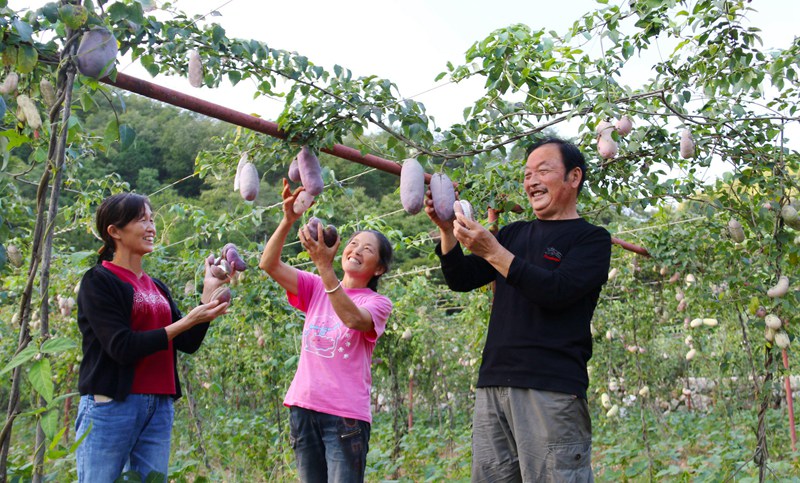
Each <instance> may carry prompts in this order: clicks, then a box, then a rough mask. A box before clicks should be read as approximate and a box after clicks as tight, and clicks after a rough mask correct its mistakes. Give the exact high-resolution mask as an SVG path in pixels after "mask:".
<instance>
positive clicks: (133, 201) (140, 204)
mask: <svg viewBox="0 0 800 483" xmlns="http://www.w3.org/2000/svg"><path fill="white" fill-rule="evenodd" d="M148 206H150V200H149V199H148V198H147V196H144V195H140V194H136V193H118V194H115V195H111V196H109V197H108V198H106V199H104V200H103V202H102V203H100V206H99V207H98V208H97V214H96V215H95V218H96V223H97V234H98V235H100V238H101V239H102V240H103V247H102V248H101V249H100V251H99V254H100V256H99V257H98V258H97V263H100V262H102V261H103V260H111V259H113V258H114V250H116V247H117V245H116V242H115V241H114V238H112V237H111V235H109V234H108V227H109V226H111V225H114V226H116V227H117V228H122V227H123V226H125V225H127V224H128V223H130V222H131V221H132V220H136V219H138V218H139V217H140V216H142V214H144V212H145V209H146V207H148ZM150 208H151V209H152V206H150Z"/></svg>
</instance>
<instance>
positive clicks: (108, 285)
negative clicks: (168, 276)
mask: <svg viewBox="0 0 800 483" xmlns="http://www.w3.org/2000/svg"><path fill="white" fill-rule="evenodd" d="M153 281H154V282H155V284H156V285H157V286H158V288H159V289H161V291H162V292H163V294H164V296H165V297H166V298H167V301H168V302H169V305H170V309H171V311H172V322H173V323H174V322H175V321H177V320H179V319H180V318H181V317H183V316H182V315H181V312H180V310H178V307H177V306H176V305H175V302H174V301H173V300H172V295H171V294H170V292H169V290H168V289H167V287H166V285H164V283H163V282H161V281H160V280H156V279H153ZM132 310H133V287H132V286H131V285H130V284H128V283H126V282H123V281H122V280H120V279H119V278H118V277H117V276H116V275H114V274H113V273H112V272H111V271H110V270H108V269H107V268H105V267H103V266H102V265H99V264H98V265H96V266H94V267H93V268H91V269H89V270H88V271H87V272H86V273H85V274H84V275H83V279H82V280H81V285H80V290H79V292H78V328H79V329H80V331H81V334H82V335H83V343H82V350H83V359H82V360H81V367H80V375H79V379H78V390H79V391H80V393H81V394H82V395H83V394H103V395H105V396H109V397H111V398H113V399H116V400H119V401H123V400H125V398H127V397H128V394H130V390H131V386H132V385H133V375H134V368H135V366H136V362H137V361H138V360H139V359H141V358H143V357H145V356H147V355H150V354H152V353H154V352H157V351H160V350H166V349H167V348H168V347H169V341H168V340H167V332H166V330H164V329H155V330H148V331H144V332H139V331H134V330H131V311H132ZM208 327H209V323H208V322H206V323H203V324H197V325H196V326H194V327H192V328H191V329H189V330H187V331H186V332H183V333H182V334H180V335H178V336H177V337H175V339H173V341H172V347H173V361H174V365H173V366H174V369H175V394H174V395H173V397H174V398H175V399H177V398H179V397H180V396H181V386H180V381H179V379H178V356H177V351H181V352H187V353H193V352H195V351H196V350H197V349H199V348H200V344H202V342H203V339H204V338H205V336H206V331H208Z"/></svg>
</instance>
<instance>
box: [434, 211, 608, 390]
mask: <svg viewBox="0 0 800 483" xmlns="http://www.w3.org/2000/svg"><path fill="white" fill-rule="evenodd" d="M497 239H498V241H499V242H500V244H501V245H502V246H503V247H505V248H506V249H507V250H509V251H510V252H511V253H513V254H514V260H513V261H512V263H511V267H510V268H509V271H508V277H503V276H502V275H500V274H499V273H498V272H497V270H495V269H494V267H492V266H491V265H490V264H489V263H488V262H487V261H486V260H484V259H483V258H480V257H478V256H475V255H464V253H463V252H462V251H461V247H460V245H457V246H456V247H455V248H453V250H451V251H450V252H448V253H447V254H446V255H444V256H442V255H441V246H439V247H437V249H436V251H437V254H438V255H439V256H440V259H441V262H442V271H443V273H444V276H445V280H446V281H447V285H448V286H449V287H450V288H451V289H453V290H456V291H461V292H466V291H469V290H473V289H475V288H477V287H481V286H483V285H486V284H488V283H490V282H496V286H495V295H494V301H493V303H492V312H491V315H490V318H489V327H488V329H487V334H486V345H485V346H484V349H483V360H482V362H481V368H480V373H479V376H478V387H487V386H509V387H522V388H531V389H541V390H547V391H556V392H562V393H567V394H573V395H576V396H578V397H581V398H584V399H585V398H586V390H587V388H588V385H589V376H588V374H587V371H586V363H587V362H588V361H589V359H590V358H591V356H592V337H591V333H590V322H591V319H592V315H593V314H594V309H595V306H596V305H597V300H598V298H599V295H600V289H601V287H602V286H603V284H604V283H605V282H606V281H607V279H608V268H609V264H610V261H611V236H610V235H609V233H608V231H606V230H605V229H603V228H601V227H597V226H594V225H592V224H590V223H588V222H587V221H585V220H583V219H582V218H578V219H574V220H556V221H543V220H534V221H526V222H516V223H512V224H510V225H508V226H506V227H504V228H503V229H501V230H500V232H499V233H498V235H497Z"/></svg>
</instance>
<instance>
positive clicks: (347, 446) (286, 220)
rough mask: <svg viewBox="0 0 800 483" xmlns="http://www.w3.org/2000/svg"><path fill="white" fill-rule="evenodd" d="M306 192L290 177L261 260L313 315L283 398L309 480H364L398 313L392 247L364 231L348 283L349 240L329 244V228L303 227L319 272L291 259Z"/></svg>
mask: <svg viewBox="0 0 800 483" xmlns="http://www.w3.org/2000/svg"><path fill="white" fill-rule="evenodd" d="M301 190H302V188H298V189H297V190H295V192H294V193H292V192H291V191H290V190H289V186H288V183H286V181H284V188H283V199H284V201H283V219H282V220H281V222H280V224H279V225H278V227H277V228H276V229H275V232H274V233H273V234H272V236H271V237H270V239H269V241H268V242H267V245H266V247H264V253H263V254H262V255H261V262H260V263H259V267H260V268H261V269H262V270H264V271H266V272H267V273H268V274H269V275H270V277H272V278H273V279H274V280H275V281H276V282H278V284H280V286H281V287H283V288H284V289H285V290H286V293H287V296H288V298H289V302H290V303H291V304H292V306H294V307H296V308H298V309H300V310H301V311H303V312H305V314H306V316H305V324H304V326H303V340H302V344H301V347H300V360H299V362H298V365H297V372H296V373H295V376H294V379H293V380H292V384H291V386H290V387H289V391H288V393H287V394H286V398H285V399H284V402H283V403H284V405H285V406H287V407H288V408H289V409H290V430H291V443H292V448H293V449H294V452H295V457H296V459H297V471H298V474H299V476H300V480H301V481H305V482H318V481H335V482H350V481H353V482H360V481H364V471H365V469H366V464H367V458H366V457H367V452H368V450H369V435H370V424H371V423H372V416H371V413H370V397H369V396H370V387H371V385H372V376H371V373H370V364H371V361H372V351H373V349H374V348H375V343H376V342H377V340H378V337H380V336H381V335H382V334H383V332H384V329H385V328H386V320H387V319H388V318H389V314H391V312H392V302H391V301H390V300H389V299H388V298H386V297H385V296H383V295H380V294H378V293H377V292H376V290H377V287H378V280H379V279H380V277H381V275H383V274H384V273H386V271H387V270H388V269H389V265H390V263H391V258H392V246H391V244H390V243H389V241H388V240H387V239H386V237H385V236H384V235H383V234H381V233H380V232H377V231H374V230H364V231H359V232H356V233H355V234H354V235H353V236H352V237H351V238H350V240H349V241H348V242H347V243H346V244H345V247H344V250H343V252H342V271H343V272H344V276H343V277H342V280H341V281H340V280H339V278H338V276H337V275H336V272H335V271H334V268H333V260H334V257H335V256H336V253H337V252H338V249H339V244H340V242H341V240H339V239H337V240H336V243H335V244H334V245H333V246H332V247H328V246H327V245H326V244H325V242H324V237H323V234H322V227H321V226H320V227H319V230H318V233H317V237H316V240H315V239H314V238H313V237H312V236H311V233H310V232H309V231H308V227H303V228H301V229H300V231H299V234H298V236H299V238H300V242H301V243H302V244H303V247H304V248H305V249H306V251H307V252H308V254H309V256H310V257H311V260H312V261H313V262H314V265H315V266H316V268H317V274H312V273H309V272H305V271H303V270H299V269H297V268H294V267H292V266H290V265H288V264H286V263H284V262H283V261H281V251H282V249H283V245H284V244H285V242H286V237H287V236H288V234H289V231H290V230H291V229H292V226H293V225H294V223H295V222H296V221H297V220H298V219H299V218H300V215H298V214H296V213H295V212H294V200H295V198H296V196H297V194H298V193H299V192H300V191H301ZM317 240H318V241H317Z"/></svg>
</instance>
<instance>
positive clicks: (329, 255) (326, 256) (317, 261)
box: [297, 223, 342, 271]
mask: <svg viewBox="0 0 800 483" xmlns="http://www.w3.org/2000/svg"><path fill="white" fill-rule="evenodd" d="M322 231H323V228H322V223H320V224H318V225H317V239H316V240H314V238H312V237H311V232H310V231H309V229H308V225H303V226H302V227H301V228H300V230H299V231H298V232H297V236H298V238H299V239H300V243H301V244H302V245H303V248H305V250H306V251H307V252H308V256H309V257H311V261H312V262H314V265H316V267H317V270H318V271H322V270H324V269H326V268H332V267H333V259H334V258H335V257H336V252H337V251H339V244H341V242H342V239H341V238H337V239H336V243H334V245H333V246H332V247H329V246H328V245H326V244H325V237H324V236H323V234H322Z"/></svg>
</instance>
